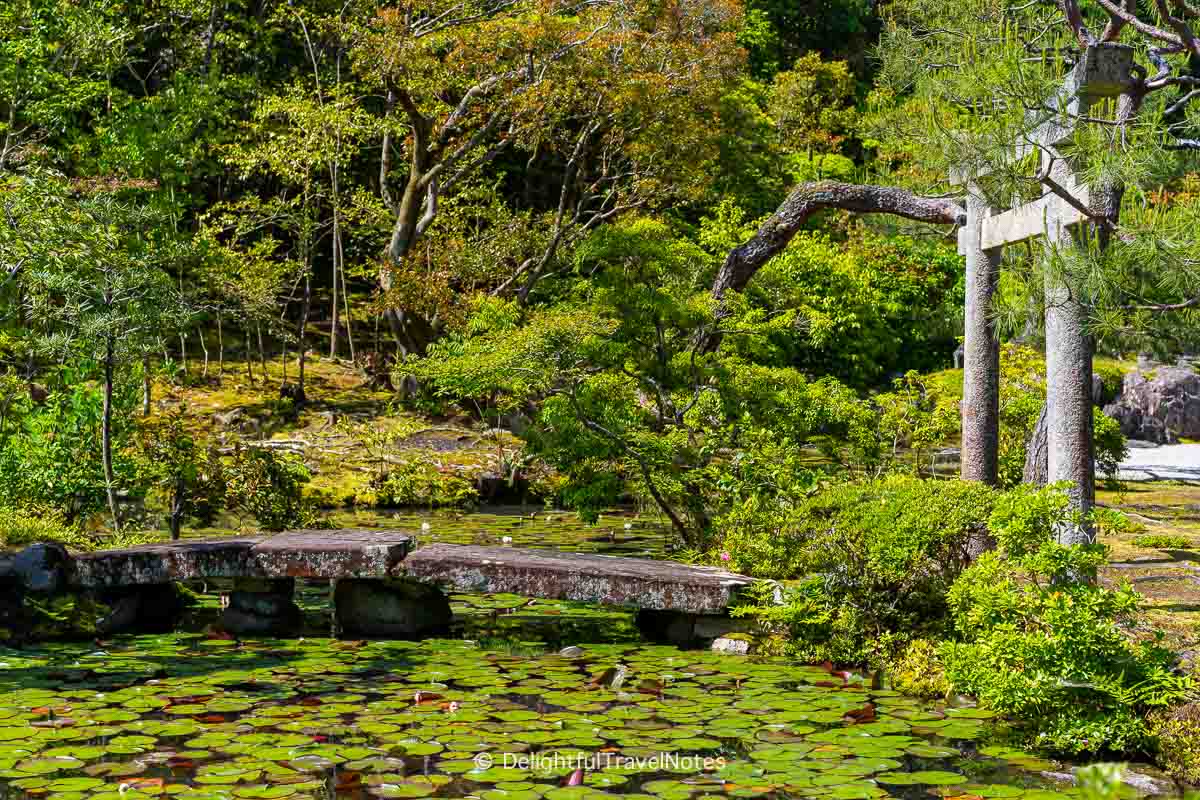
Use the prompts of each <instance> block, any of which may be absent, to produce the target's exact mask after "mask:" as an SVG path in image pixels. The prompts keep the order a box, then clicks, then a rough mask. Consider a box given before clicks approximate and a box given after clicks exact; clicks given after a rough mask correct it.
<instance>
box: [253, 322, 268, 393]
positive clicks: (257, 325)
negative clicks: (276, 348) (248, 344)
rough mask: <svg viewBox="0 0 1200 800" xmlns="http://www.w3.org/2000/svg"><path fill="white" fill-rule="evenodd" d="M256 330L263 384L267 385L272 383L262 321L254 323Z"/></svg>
mask: <svg viewBox="0 0 1200 800" xmlns="http://www.w3.org/2000/svg"><path fill="white" fill-rule="evenodd" d="M254 330H255V332H256V333H257V335H258V362H259V365H260V366H261V367H262V376H263V384H264V385H266V384H268V383H270V380H269V379H268V376H267V349H266V348H265V347H263V337H262V323H261V322H256V323H254Z"/></svg>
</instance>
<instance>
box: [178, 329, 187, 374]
mask: <svg viewBox="0 0 1200 800" xmlns="http://www.w3.org/2000/svg"><path fill="white" fill-rule="evenodd" d="M179 374H180V375H181V376H182V378H181V380H182V381H183V383H187V377H188V356H187V333H186V332H184V331H180V332H179Z"/></svg>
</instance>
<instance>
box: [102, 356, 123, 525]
mask: <svg viewBox="0 0 1200 800" xmlns="http://www.w3.org/2000/svg"><path fill="white" fill-rule="evenodd" d="M114 346H115V343H114V342H113V334H111V333H109V334H107V335H106V336H105V337H104V407H103V410H102V412H101V419H100V460H101V461H102V462H103V464H104V484H105V489H106V490H107V493H108V510H109V513H111V514H112V521H113V530H114V531H120V530H121V519H120V517H118V516H117V489H116V477H115V476H114V475H113V465H112V400H113V369H114V361H115V355H114V353H113V349H114Z"/></svg>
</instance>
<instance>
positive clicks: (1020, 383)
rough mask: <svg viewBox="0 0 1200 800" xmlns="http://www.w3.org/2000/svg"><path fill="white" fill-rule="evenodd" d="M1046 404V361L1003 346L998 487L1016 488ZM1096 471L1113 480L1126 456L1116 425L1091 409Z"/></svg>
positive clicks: (1028, 350) (1038, 355) (1013, 346)
mask: <svg viewBox="0 0 1200 800" xmlns="http://www.w3.org/2000/svg"><path fill="white" fill-rule="evenodd" d="M1045 404H1046V360H1045V357H1044V356H1043V355H1042V354H1041V353H1039V352H1038V351H1037V350H1034V349H1033V348H1032V347H1026V346H1025V345H1019V344H1006V345H1004V347H1003V349H1002V350H1001V355H1000V485H1001V486H1003V487H1005V488H1010V487H1013V486H1018V485H1020V483H1021V481H1022V478H1023V477H1024V473H1025V450H1026V447H1027V446H1028V444H1029V438H1030V436H1031V435H1032V434H1033V431H1034V428H1035V427H1036V426H1037V421H1038V416H1039V415H1040V414H1041V412H1042V407H1043V406H1044V405H1045ZM1092 417H1093V419H1092V424H1093V429H1094V439H1095V444H1096V471H1097V472H1098V473H1099V474H1101V475H1104V476H1106V477H1107V478H1109V479H1110V480H1111V479H1113V478H1115V476H1116V474H1117V467H1118V465H1120V463H1121V462H1122V461H1124V460H1125V457H1126V456H1127V455H1128V454H1129V452H1128V450H1127V448H1126V446H1125V436H1124V435H1123V434H1122V433H1121V426H1120V424H1119V423H1118V422H1117V421H1116V420H1114V419H1113V418H1112V417H1109V416H1108V415H1107V414H1105V413H1104V412H1103V411H1101V410H1100V409H1099V408H1093V409H1092Z"/></svg>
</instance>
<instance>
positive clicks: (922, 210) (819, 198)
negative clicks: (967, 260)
mask: <svg viewBox="0 0 1200 800" xmlns="http://www.w3.org/2000/svg"><path fill="white" fill-rule="evenodd" d="M833 208H839V209H844V210H846V211H855V212H858V213H860V214H876V213H878V214H892V215H895V216H899V217H904V218H906V219H913V220H918V221H920V222H931V223H937V224H942V225H962V224H964V223H965V222H966V211H965V210H963V208H962V207H961V206H959V205H958V204H957V203H954V202H953V201H950V200H946V199H943V198H930V197H920V196H919V195H915V194H913V193H912V192H908V191H905V190H904V189H896V188H893V187H889V186H861V185H857V184H850V183H836V182H833V181H822V182H820V183H803V184H800V185H799V186H797V187H796V188H795V189H793V190H792V193H791V194H790V195H788V198H787V199H786V200H784V201H783V203H782V204H781V205H780V206H779V208H778V209H777V210H776V211H775V213H774V214H772V215H771V217H770V219H768V220H767V221H766V222H764V223H763V224H762V227H760V228H759V229H758V231H757V232H756V233H755V234H754V235H753V236H752V237H750V239H748V240H747V241H745V242H743V243H742V244H740V245H738V246H737V247H735V248H733V249H732V250H730V251H729V254H728V255H727V256H726V257H725V262H724V263H723V264H722V265H721V269H720V270H719V271H718V272H717V277H716V279H715V280H714V281H713V287H712V294H713V298H714V299H715V300H716V301H717V315H716V321H715V322H716V326H715V327H716V329H714V330H711V331H705V332H702V333H701V334H700V336H699V339H698V344H699V347H700V349H701V350H705V351H712V350H715V349H716V348H717V347H718V346H720V342H721V332H720V330H719V329H720V324H721V321H722V320H723V319H725V318H726V317H727V316H728V312H727V311H726V310H725V309H724V303H723V301H724V298H725V295H726V294H727V293H728V292H731V291H734V292H740V291H741V290H742V289H744V288H745V287H746V285H747V284H748V283H749V282H750V279H751V278H753V277H754V275H755V273H757V272H758V270H759V269H761V268H762V267H763V266H764V265H765V264H766V263H767V262H768V261H770V260H771V259H772V258H773V257H774V256H775V255H776V254H777V253H779V252H780V251H782V250H783V249H784V248H785V247H787V245H788V242H790V241H791V240H792V237H794V236H795V235H796V234H797V233H799V232H800V230H801V229H802V228H803V227H804V224H805V223H806V222H808V220H809V219H810V218H812V216H813V215H814V214H816V213H817V212H819V211H824V210H826V209H833Z"/></svg>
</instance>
